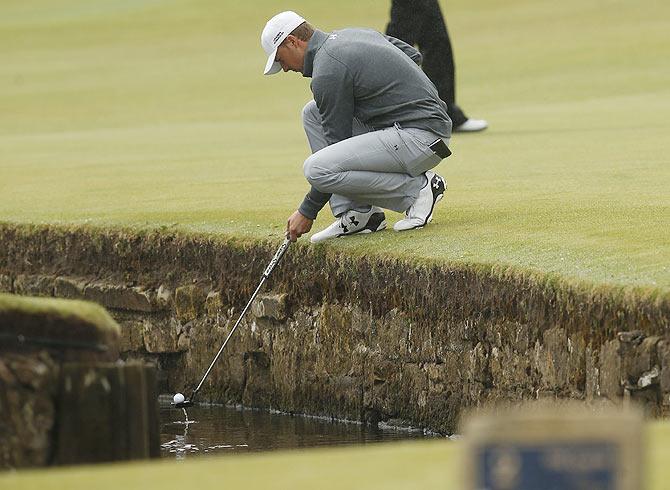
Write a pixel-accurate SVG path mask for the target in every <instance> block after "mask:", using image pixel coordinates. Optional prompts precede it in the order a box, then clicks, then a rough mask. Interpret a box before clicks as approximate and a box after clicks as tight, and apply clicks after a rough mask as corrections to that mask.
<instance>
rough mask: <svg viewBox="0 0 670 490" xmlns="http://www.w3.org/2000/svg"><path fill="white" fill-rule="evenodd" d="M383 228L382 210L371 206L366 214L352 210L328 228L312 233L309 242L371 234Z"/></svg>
mask: <svg viewBox="0 0 670 490" xmlns="http://www.w3.org/2000/svg"><path fill="white" fill-rule="evenodd" d="M384 228H386V215H385V214H384V210H383V209H382V208H378V207H376V206H372V207H371V208H370V211H368V212H366V213H361V212H359V211H354V210H351V211H347V212H346V213H344V214H343V215H342V216H340V217H339V218H337V219H336V220H335V222H334V223H333V224H332V225H330V226H329V227H328V228H326V229H325V230H321V231H320V232H318V233H314V235H312V236H311V237H310V239H309V240H310V241H311V242H312V243H318V242H322V241H324V240H329V239H331V238H337V237H341V236H348V235H355V234H356V233H373V232H375V231H380V230H383V229H384Z"/></svg>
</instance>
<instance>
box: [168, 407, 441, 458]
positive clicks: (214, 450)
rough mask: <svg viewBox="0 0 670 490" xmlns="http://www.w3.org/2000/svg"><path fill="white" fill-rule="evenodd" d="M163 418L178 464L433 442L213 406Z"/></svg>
mask: <svg viewBox="0 0 670 490" xmlns="http://www.w3.org/2000/svg"><path fill="white" fill-rule="evenodd" d="M160 416H161V455H162V456H163V457H165V458H175V459H185V458H190V457H197V456H200V455H207V454H229V453H241V452H251V451H268V450H274V449H295V448H305V447H314V446H339V445H345V444H349V445H351V444H369V443H378V442H385V441H398V440H403V439H416V438H424V437H434V436H431V435H426V434H424V433H423V431H421V430H408V429H393V428H385V429H377V428H372V427H367V426H363V425H360V424H356V423H352V422H342V421H332V420H331V419H326V418H317V417H305V416H296V415H286V414H279V413H270V412H268V411H262V410H250V409H242V408H233V407H224V406H211V405H203V406H195V407H190V408H187V409H177V408H174V407H170V406H166V405H162V406H161V411H160Z"/></svg>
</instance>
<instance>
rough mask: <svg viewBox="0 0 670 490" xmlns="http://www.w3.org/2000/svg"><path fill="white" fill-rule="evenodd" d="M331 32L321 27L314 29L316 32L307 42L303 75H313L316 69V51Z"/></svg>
mask: <svg viewBox="0 0 670 490" xmlns="http://www.w3.org/2000/svg"><path fill="white" fill-rule="evenodd" d="M328 36H329V34H328V33H326V32H323V31H320V30H319V29H314V34H312V37H311V39H310V40H309V42H308V43H307V50H306V51H305V61H304V63H303V67H302V76H303V77H311V76H312V71H313V70H314V57H315V56H316V53H317V52H318V51H319V49H321V46H323V43H325V42H326V40H327V39H328Z"/></svg>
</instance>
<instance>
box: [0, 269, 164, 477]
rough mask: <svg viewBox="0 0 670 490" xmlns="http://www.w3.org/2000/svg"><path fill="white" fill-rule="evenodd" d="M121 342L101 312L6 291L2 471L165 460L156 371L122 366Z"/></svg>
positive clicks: (1, 333) (44, 288) (0, 341)
mask: <svg viewBox="0 0 670 490" xmlns="http://www.w3.org/2000/svg"><path fill="white" fill-rule="evenodd" d="M24 280H25V281H28V282H22V281H24ZM2 281H3V282H2V284H3V288H5V289H6V288H7V287H8V286H9V288H10V289H13V288H14V287H15V286H18V287H19V288H20V287H23V286H25V285H27V284H31V285H32V286H31V287H32V288H33V289H34V291H35V292H38V293H41V294H43V295H46V296H48V295H50V294H52V293H53V290H54V284H55V281H54V280H53V279H52V278H48V277H35V278H31V277H26V276H22V277H17V278H16V279H14V278H11V277H9V278H8V276H3V279H2ZM110 298H111V300H113V298H114V296H113V295H110ZM124 335H126V334H125V333H124ZM120 338H121V331H120V328H119V326H118V324H117V323H116V322H115V321H114V320H113V319H112V318H111V317H110V316H109V315H108V314H107V312H105V310H104V309H103V308H101V307H100V306H99V305H95V304H92V303H89V302H82V301H64V300H54V299H49V300H46V299H43V298H24V297H21V296H15V295H7V294H0V470H3V469H16V468H26V467H40V466H48V465H66V464H76V463H96V462H109V461H119V460H129V459H140V458H148V457H157V456H158V455H159V450H160V449H159V445H160V441H159V422H158V393H157V390H156V386H157V383H156V369H155V367H154V366H153V365H148V364H146V363H143V362H120V361H119V351H120V348H119V344H120Z"/></svg>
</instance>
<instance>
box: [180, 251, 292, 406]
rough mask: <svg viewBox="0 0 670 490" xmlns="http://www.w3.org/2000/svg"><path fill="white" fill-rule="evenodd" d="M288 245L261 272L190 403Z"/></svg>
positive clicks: (192, 395) (192, 396)
mask: <svg viewBox="0 0 670 490" xmlns="http://www.w3.org/2000/svg"><path fill="white" fill-rule="evenodd" d="M290 243H291V241H290V240H289V239H288V238H286V239H285V240H284V243H282V244H281V246H280V247H279V249H278V250H277V252H276V253H275V255H274V257H273V258H272V260H271V261H270V263H269V264H268V266H267V267H266V268H265V271H264V272H263V277H261V282H260V283H259V284H258V287H257V288H256V290H255V291H254V294H252V295H251V299H250V300H249V302H248V303H247V305H246V306H245V307H244V309H243V310H242V313H241V314H240V317H239V318H238V319H237V322H235V325H234V326H233V328H232V330H231V331H230V333H228V336H227V337H226V340H224V341H223V345H221V348H220V349H219V352H217V353H216V356H215V357H214V360H213V361H212V363H211V364H210V365H209V367H208V368H207V371H206V372H205V375H204V376H203V377H202V379H201V380H200V383H198V386H196V388H195V390H193V393H192V394H191V399H190V401H191V402H193V400H194V398H195V395H196V393H197V392H198V391H200V388H201V387H202V384H203V383H204V382H205V380H206V379H207V376H209V373H210V371H211V370H212V368H213V367H214V364H216V361H218V360H219V357H220V356H221V353H222V352H223V350H224V349H225V348H226V344H227V343H228V341H229V340H230V338H231V337H232V336H233V334H234V333H235V330H237V327H238V326H239V324H240V322H241V321H242V318H244V315H245V314H246V312H247V310H248V309H249V307H250V306H251V303H253V302H254V299H256V295H257V294H258V292H259V291H260V290H261V288H262V287H263V284H264V283H265V281H266V280H267V278H268V277H270V274H271V273H272V271H273V270H274V268H275V267H276V265H277V264H278V263H279V261H280V260H281V258H282V257H283V256H284V254H285V253H286V250H288V246H289V245H290Z"/></svg>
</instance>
